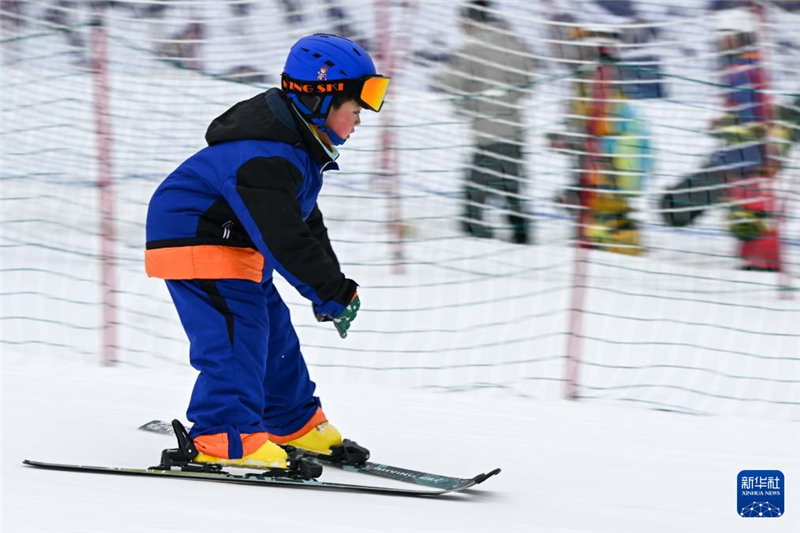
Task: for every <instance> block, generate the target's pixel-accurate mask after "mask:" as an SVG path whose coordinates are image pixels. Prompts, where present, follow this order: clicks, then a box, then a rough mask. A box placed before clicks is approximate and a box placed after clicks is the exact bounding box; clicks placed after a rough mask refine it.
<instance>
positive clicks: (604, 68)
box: [564, 64, 612, 400]
mask: <svg viewBox="0 0 800 533" xmlns="http://www.w3.org/2000/svg"><path fill="white" fill-rule="evenodd" d="M611 69H612V67H610V66H609V65H603V64H600V65H598V66H597V68H596V70H595V76H594V80H593V81H592V100H591V106H590V109H589V112H588V115H589V116H588V117H586V120H587V128H586V129H587V133H588V134H589V135H588V137H587V141H586V154H585V155H586V157H584V168H583V172H582V175H581V190H580V192H579V195H580V198H581V202H580V205H581V210H580V213H579V214H578V231H577V242H576V243H575V262H574V264H573V267H572V268H573V271H572V293H571V298H570V308H569V324H568V326H569V332H568V337H567V364H566V372H565V386H564V396H565V397H566V398H567V399H568V400H576V399H578V368H579V367H580V361H581V356H582V349H583V343H582V342H581V341H582V340H583V315H584V306H585V301H586V283H587V279H588V276H589V254H590V250H591V249H593V248H594V246H593V245H592V243H591V242H590V241H589V239H588V237H587V235H586V227H587V225H589V224H595V221H594V219H593V217H591V216H589V211H590V209H591V208H592V204H593V201H594V198H595V195H596V192H595V191H596V186H597V172H599V171H600V169H599V164H598V159H599V155H598V154H600V152H601V150H600V144H599V141H598V137H599V136H600V135H601V134H602V128H603V120H604V119H605V118H607V115H606V106H607V102H608V100H609V95H608V83H609V80H610V79H611V72H610V71H611Z"/></svg>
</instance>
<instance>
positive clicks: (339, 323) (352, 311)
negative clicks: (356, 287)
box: [333, 292, 361, 339]
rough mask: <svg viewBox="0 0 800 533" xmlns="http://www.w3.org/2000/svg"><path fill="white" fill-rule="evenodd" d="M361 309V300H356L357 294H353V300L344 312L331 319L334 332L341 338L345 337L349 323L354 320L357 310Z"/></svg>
mask: <svg viewBox="0 0 800 533" xmlns="http://www.w3.org/2000/svg"><path fill="white" fill-rule="evenodd" d="M360 308H361V300H360V299H359V298H358V293H357V292H356V293H355V294H353V298H352V299H351V300H350V303H349V304H347V307H345V308H344V310H343V311H342V312H341V313H339V314H338V315H336V316H335V317H333V325H334V326H336V331H338V332H339V336H340V337H341V338H343V339H344V338H345V337H347V330H348V329H350V323H351V322H353V320H355V319H356V315H357V314H358V310H359V309H360Z"/></svg>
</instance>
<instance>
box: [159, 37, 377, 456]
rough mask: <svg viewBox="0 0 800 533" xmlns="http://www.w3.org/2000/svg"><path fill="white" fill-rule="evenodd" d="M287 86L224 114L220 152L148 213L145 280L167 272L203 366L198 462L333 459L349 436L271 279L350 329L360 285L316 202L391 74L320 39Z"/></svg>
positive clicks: (214, 128) (186, 174) (170, 185)
mask: <svg viewBox="0 0 800 533" xmlns="http://www.w3.org/2000/svg"><path fill="white" fill-rule="evenodd" d="M281 85H282V87H281V89H277V88H273V89H270V90H268V91H266V92H265V93H261V94H259V95H257V96H255V97H253V98H251V99H249V100H246V101H243V102H239V103H238V104H236V105H234V106H233V107H232V108H230V109H229V110H228V111H226V112H225V113H223V114H222V115H221V116H219V117H218V118H216V119H215V120H214V121H213V122H212V123H211V125H210V126H209V128H208V131H207V132H206V141H207V142H208V144H209V146H208V147H207V148H204V149H203V150H201V151H199V152H198V153H196V154H194V155H193V156H191V157H190V158H189V159H187V160H186V161H185V162H184V163H183V164H182V165H181V166H179V167H178V168H177V169H176V170H175V171H173V172H172V173H171V174H170V175H169V176H168V177H167V178H166V179H165V180H164V181H163V182H162V183H161V185H160V186H159V187H158V189H157V190H156V192H155V194H154V195H153V198H152V199H151V201H150V206H149V210H148V214H147V250H146V253H145V263H146V270H147V274H148V275H149V276H151V277H157V278H163V279H165V280H166V284H167V288H168V289H169V292H170V295H171V296H172V300H173V302H174V303H175V307H176V308H177V311H178V314H179V316H180V319H181V323H182V324H183V327H184V329H185V330H186V334H187V335H188V337H189V340H190V344H191V347H190V361H191V364H192V366H193V367H194V368H195V369H197V370H199V372H200V374H199V376H198V378H197V382H196V383H195V386H194V390H193V392H192V396H191V400H190V402H189V409H188V411H187V416H188V418H189V420H190V421H192V422H193V423H194V426H193V427H192V430H191V432H190V437H191V438H192V439H193V441H194V444H195V447H196V448H197V450H198V452H199V455H198V456H197V458H196V459H195V461H199V462H215V463H222V464H233V465H249V466H260V467H270V468H286V467H287V456H286V453H285V452H284V450H283V449H282V448H281V447H279V446H278V444H289V445H292V446H295V447H298V448H302V449H307V450H312V451H315V452H318V453H329V450H330V447H331V446H334V445H337V444H340V443H341V441H342V438H341V435H340V433H339V431H338V430H337V429H336V428H335V427H334V426H333V425H331V424H330V423H328V422H327V418H326V416H325V414H324V413H323V411H322V407H321V404H320V401H319V398H317V397H315V396H314V389H315V385H314V383H313V382H312V381H311V379H310V377H309V374H308V369H307V367H306V364H305V361H304V360H303V356H302V354H301V352H300V344H299V341H298V338H297V335H296V333H295V331H294V328H293V326H292V323H291V318H290V316H289V309H288V308H287V306H286V304H285V303H284V302H283V301H282V300H281V297H280V295H279V294H278V292H277V290H276V289H275V286H274V284H273V281H272V276H273V271H277V272H278V273H279V274H280V275H282V276H283V277H284V278H285V279H286V280H287V281H289V283H291V284H292V285H293V286H294V287H295V288H296V289H297V290H298V291H299V292H300V293H301V294H302V295H303V296H305V297H306V298H308V299H309V300H311V301H312V303H313V309H314V312H315V314H316V316H317V319H318V320H320V321H332V322H333V323H334V325H335V327H336V329H337V330H338V332H339V335H340V336H341V337H342V338H344V337H346V336H347V330H348V328H349V327H350V323H351V322H352V321H353V320H354V319H355V318H356V313H357V312H358V309H359V306H360V301H359V298H358V294H357V291H356V287H357V284H356V283H355V282H354V281H353V280H351V279H348V278H346V277H345V276H344V275H343V274H342V272H341V270H340V268H339V262H338V261H337V259H336V255H335V254H334V252H333V249H332V248H331V244H330V241H329V239H328V236H327V229H326V228H325V224H324V222H323V218H322V213H321V212H320V210H319V207H318V206H317V196H318V194H319V191H320V188H321V187H322V181H323V180H322V174H323V172H324V171H326V170H335V169H337V168H338V167H337V165H336V163H335V160H336V158H337V156H338V150H337V146H339V145H341V144H343V143H344V142H345V140H347V139H348V138H349V136H350V134H352V133H353V131H354V128H355V127H356V126H358V125H359V124H360V123H361V120H360V115H359V114H360V112H361V109H362V108H366V109H370V110H372V111H375V112H377V111H380V109H381V107H382V105H383V99H384V96H385V94H386V90H387V88H388V86H389V78H386V77H384V76H380V75H378V74H376V71H375V66H374V64H373V62H372V59H371V58H370V56H369V54H367V52H366V51H365V50H364V49H363V48H362V47H361V46H359V45H358V44H356V43H355V42H353V41H350V40H349V39H345V38H343V37H339V36H336V35H326V34H316V35H311V36H308V37H304V38H302V39H300V40H299V41H298V42H297V43H296V44H295V45H294V46H293V47H292V49H291V51H290V52H289V56H288V58H287V60H286V66H285V68H284V72H283V74H282V77H281Z"/></svg>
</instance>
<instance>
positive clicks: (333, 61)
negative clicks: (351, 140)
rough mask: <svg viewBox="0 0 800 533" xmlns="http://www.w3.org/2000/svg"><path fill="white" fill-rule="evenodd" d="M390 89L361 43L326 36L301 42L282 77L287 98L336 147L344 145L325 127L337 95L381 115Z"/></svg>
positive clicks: (294, 50)
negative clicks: (342, 95)
mask: <svg viewBox="0 0 800 533" xmlns="http://www.w3.org/2000/svg"><path fill="white" fill-rule="evenodd" d="M388 85H389V78H386V77H384V76H380V75H378V74H377V73H376V71H375V64H374V63H373V62H372V58H371V57H370V56H369V54H368V53H367V51H366V50H364V49H363V48H362V47H361V46H360V45H359V44H358V43H356V42H353V41H351V40H350V39H346V38H344V37H340V36H338V35H331V34H324V33H317V34H314V35H309V36H307V37H303V38H302V39H300V40H299V41H297V42H296V43H295V45H294V46H292V49H291V50H290V51H289V56H288V57H287V58H286V65H285V66H284V69H283V74H282V76H281V89H282V91H283V94H284V95H286V97H287V98H288V99H289V101H291V102H292V104H293V105H294V107H295V109H297V111H298V112H299V113H300V114H301V115H302V116H303V117H304V118H305V119H306V120H307V121H308V122H311V123H312V124H314V125H316V126H317V127H318V128H320V129H321V130H322V131H325V132H326V133H328V135H329V136H330V137H331V140H333V141H334V144H342V143H343V142H344V140H343V139H340V138H339V137H338V136H336V135H335V134H334V133H333V132H332V131H329V130H328V129H327V128H326V127H325V119H326V118H327V117H328V113H329V112H330V110H331V103H332V102H333V97H334V94H336V93H337V92H344V93H346V94H347V95H348V96H350V97H351V98H353V99H354V100H356V101H357V102H359V103H360V104H361V105H362V107H365V108H367V109H371V110H373V111H379V110H380V108H381V106H382V104H383V97H384V95H385V93H386V89H387V88H388Z"/></svg>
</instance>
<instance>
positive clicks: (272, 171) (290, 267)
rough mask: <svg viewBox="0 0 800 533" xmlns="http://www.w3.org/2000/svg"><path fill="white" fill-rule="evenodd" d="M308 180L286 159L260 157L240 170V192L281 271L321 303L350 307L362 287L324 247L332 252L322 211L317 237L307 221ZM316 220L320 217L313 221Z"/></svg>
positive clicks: (250, 161) (237, 180) (287, 278)
mask: <svg viewBox="0 0 800 533" xmlns="http://www.w3.org/2000/svg"><path fill="white" fill-rule="evenodd" d="M302 181H303V175H302V174H301V173H300V171H299V170H298V169H297V167H295V166H294V165H293V164H292V163H290V162H289V161H287V160H286V159H284V158H282V157H256V158H253V159H251V160H249V161H247V162H246V163H245V164H244V165H242V166H241V167H240V168H239V170H238V172H237V176H236V192H237V193H238V195H239V197H240V198H241V199H242V201H243V203H244V205H245V207H246V209H247V212H248V213H249V215H250V217H252V220H253V221H254V222H255V225H256V226H257V229H258V232H259V233H260V236H261V238H262V239H263V241H264V244H265V245H266V247H267V251H268V253H269V255H270V256H271V258H272V262H273V263H275V264H274V266H275V268H276V270H278V272H279V273H280V274H281V275H282V276H283V277H285V278H286V280H287V281H289V283H291V284H292V285H294V286H295V287H296V288H297V290H298V291H300V293H301V294H303V296H305V297H306V298H308V299H309V300H311V301H312V302H314V303H316V304H321V303H323V302H326V301H328V300H333V301H335V302H337V303H339V304H341V305H347V304H348V303H349V302H350V298H352V296H353V294H354V293H355V291H356V284H355V282H354V281H352V280H350V279H347V278H345V277H344V275H343V274H342V272H341V270H339V262H338V261H337V260H336V256H334V255H333V251H332V250H330V252H329V251H328V250H327V249H326V246H325V245H324V244H323V241H324V242H327V248H328V249H330V241H328V238H327V230H325V226H324V224H322V215H321V214H320V213H319V209H318V208H317V207H316V206H315V207H314V211H315V212H316V213H317V215H318V218H319V221H318V222H316V221H314V220H312V221H311V222H313V223H314V224H313V225H314V228H315V231H316V233H314V232H313V231H312V228H311V225H310V224H307V223H306V221H304V220H303V215H302V212H301V209H300V203H299V202H298V201H297V189H298V187H299V186H300V184H301V183H302ZM313 216H314V212H312V213H311V216H310V217H309V218H311V217H313ZM240 218H241V217H240ZM320 226H321V229H320ZM251 237H254V236H251ZM253 240H254V241H255V242H258V239H255V238H254V239H253Z"/></svg>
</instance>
